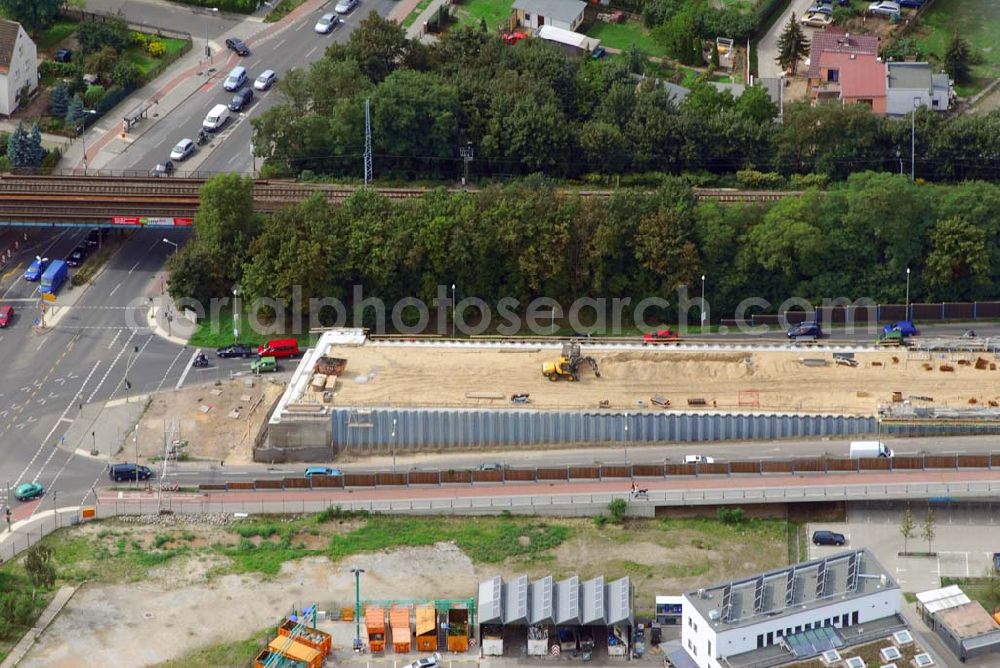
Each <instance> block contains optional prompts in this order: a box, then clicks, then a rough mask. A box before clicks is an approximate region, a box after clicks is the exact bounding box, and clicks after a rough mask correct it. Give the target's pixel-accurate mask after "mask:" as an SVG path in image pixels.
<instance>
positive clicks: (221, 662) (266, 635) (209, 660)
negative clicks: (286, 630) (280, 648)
mask: <svg viewBox="0 0 1000 668" xmlns="http://www.w3.org/2000/svg"><path fill="white" fill-rule="evenodd" d="M277 633H278V631H277V629H275V628H268V629H264V630H262V631H258V632H257V633H255V634H253V635H252V636H251V637H249V638H246V639H245V640H237V641H236V642H224V643H219V644H218V645H209V646H208V647H202V648H200V649H193V650H191V651H190V652H188V653H187V654H185V655H184V656H182V657H180V658H177V659H174V660H173V661H165V662H163V663H160V664H157V668H216V666H247V665H250V663H251V662H252V661H253V659H254V657H255V656H257V654H258V653H259V652H260V650H261V649H262V648H264V647H266V646H267V641H268V640H270V639H271V638H274V637H275V635H277Z"/></svg>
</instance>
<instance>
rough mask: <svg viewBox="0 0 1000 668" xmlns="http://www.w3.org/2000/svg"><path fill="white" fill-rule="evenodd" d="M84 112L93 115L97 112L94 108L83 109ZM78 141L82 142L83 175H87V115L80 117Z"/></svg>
mask: <svg viewBox="0 0 1000 668" xmlns="http://www.w3.org/2000/svg"><path fill="white" fill-rule="evenodd" d="M83 113H84V114H87V115H93V114H96V113H97V110H95V109H84V110H83ZM80 141H82V142H83V175H84V176H86V175H87V166H88V164H87V116H84V117H83V118H81V119H80Z"/></svg>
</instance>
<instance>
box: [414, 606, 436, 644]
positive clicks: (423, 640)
mask: <svg viewBox="0 0 1000 668" xmlns="http://www.w3.org/2000/svg"><path fill="white" fill-rule="evenodd" d="M437 648H438V634H437V610H435V609H434V606H431V605H422V606H420V607H418V608H417V651H420V652H436V651H437Z"/></svg>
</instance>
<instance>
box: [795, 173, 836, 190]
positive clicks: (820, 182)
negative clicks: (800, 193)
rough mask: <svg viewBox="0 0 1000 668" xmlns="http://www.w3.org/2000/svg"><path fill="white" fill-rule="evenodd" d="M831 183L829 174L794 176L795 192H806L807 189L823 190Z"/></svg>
mask: <svg viewBox="0 0 1000 668" xmlns="http://www.w3.org/2000/svg"><path fill="white" fill-rule="evenodd" d="M829 183H830V176H829V174H792V188H794V189H795V190H806V189H807V188H818V189H820V190H823V189H824V188H826V186H827V185H828V184H829Z"/></svg>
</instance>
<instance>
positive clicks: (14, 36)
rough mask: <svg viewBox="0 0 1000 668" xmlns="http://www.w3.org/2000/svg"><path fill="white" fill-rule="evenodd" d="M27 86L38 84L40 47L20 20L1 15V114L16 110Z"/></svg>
mask: <svg viewBox="0 0 1000 668" xmlns="http://www.w3.org/2000/svg"><path fill="white" fill-rule="evenodd" d="M25 86H27V87H28V92H31V91H33V90H35V89H36V88H38V50H37V49H36V48H35V43H34V42H32V41H31V38H30V37H28V33H26V32H25V31H24V28H22V27H21V24H20V23H15V22H14V21H7V20H6V19H0V114H3V115H4V116H10V115H11V114H12V113H14V110H15V109H17V107H18V105H19V104H20V103H21V91H22V90H24V87H25Z"/></svg>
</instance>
